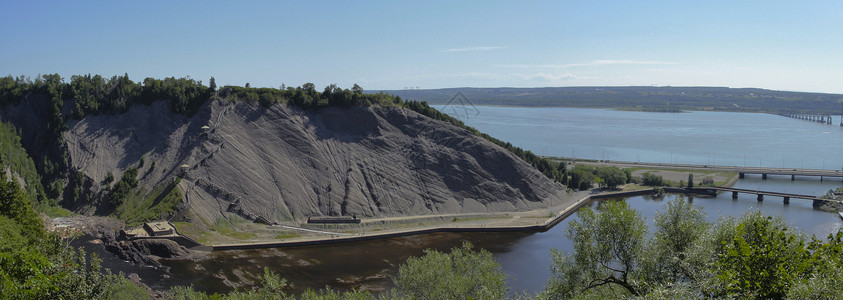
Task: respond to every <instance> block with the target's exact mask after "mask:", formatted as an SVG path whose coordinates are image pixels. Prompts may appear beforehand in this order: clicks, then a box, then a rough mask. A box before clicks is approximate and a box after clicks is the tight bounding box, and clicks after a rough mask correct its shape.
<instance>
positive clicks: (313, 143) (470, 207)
mask: <svg viewBox="0 0 843 300" xmlns="http://www.w3.org/2000/svg"><path fill="white" fill-rule="evenodd" d="M68 126H69V129H68V130H67V131H66V132H65V135H64V140H65V146H66V148H67V150H68V153H69V164H70V165H71V167H72V168H74V169H77V170H79V171H81V172H82V173H84V174H85V176H87V177H90V178H91V179H92V182H93V183H94V184H93V186H92V187H91V190H92V191H94V192H96V191H97V190H98V189H101V188H102V187H101V186H100V183H101V182H102V181H103V179H104V178H106V176H107V174H108V173H109V172H112V173H113V174H114V176H115V177H117V178H120V174H121V173H122V172H123V171H124V170H126V169H127V168H128V167H132V166H137V165H138V164H139V162H140V160H141V159H142V158H143V159H144V161H145V163H144V164H143V166H142V167H141V168H140V169H139V172H138V174H139V175H138V179H139V182H140V185H141V186H147V187H151V186H155V185H157V184H161V183H162V182H167V181H168V180H172V178H173V177H175V176H179V177H182V178H183V179H182V180H181V183H180V184H179V189H180V190H181V191H182V194H183V195H184V198H185V199H184V205H183V209H184V210H185V211H184V215H185V216H188V218H190V219H194V220H195V219H197V218H201V220H203V221H204V222H207V223H213V222H214V221H215V220H216V219H217V218H220V217H230V216H231V215H239V216H241V217H244V218H247V219H250V220H252V221H259V222H270V223H272V222H283V221H291V220H297V221H301V220H304V219H306V218H307V217H308V216H317V215H357V216H361V217H389V216H405V215H431V214H445V213H462V212H472V213H474V212H500V211H519V210H529V209H535V208H541V207H547V203H548V201H553V202H555V203H558V202H559V201H561V199H563V198H566V197H567V194H566V193H565V191H564V187H563V186H561V185H560V184H558V183H555V182H553V181H552V180H550V179H548V178H546V177H545V176H543V175H542V174H541V173H539V172H538V171H537V170H535V169H534V168H532V167H531V166H530V165H529V164H527V163H525V162H524V161H522V160H520V159H518V158H517V157H516V156H514V155H513V154H511V153H510V152H508V151H507V150H505V149H503V148H500V147H498V146H496V145H494V144H493V143H491V142H489V141H487V140H485V139H483V138H481V137H478V136H476V135H474V134H472V133H471V132H469V131H467V130H465V129H462V128H458V127H456V126H453V125H451V124H448V123H445V122H441V121H437V120H434V119H431V118H428V117H425V116H423V115H420V114H418V113H415V112H413V111H411V110H407V109H402V108H396V107H381V106H371V107H360V106H355V107H348V108H342V107H329V108H323V109H320V110H318V111H304V110H301V109H299V108H298V107H294V106H289V105H283V104H279V105H273V106H271V107H269V108H266V107H262V106H259V105H255V104H248V103H231V102H228V101H224V100H215V101H208V102H207V103H206V104H205V105H204V106H203V107H201V108H200V110H199V111H198V112H197V113H196V114H194V115H193V116H192V117H190V118H188V117H186V116H184V115H178V114H173V113H171V112H170V110H169V108H168V107H167V105H166V103H165V102H164V101H157V102H153V103H152V104H151V105H148V106H145V105H135V106H132V107H131V108H130V109H129V110H128V112H126V113H124V114H117V115H109V114H103V115H96V116H88V117H86V118H84V119H82V120H78V121H70V122H69V123H68ZM80 210H84V209H83V208H80Z"/></svg>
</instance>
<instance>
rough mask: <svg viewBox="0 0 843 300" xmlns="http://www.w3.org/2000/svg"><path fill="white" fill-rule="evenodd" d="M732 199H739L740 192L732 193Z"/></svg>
mask: <svg viewBox="0 0 843 300" xmlns="http://www.w3.org/2000/svg"><path fill="white" fill-rule="evenodd" d="M732 199H738V192H736V191H732Z"/></svg>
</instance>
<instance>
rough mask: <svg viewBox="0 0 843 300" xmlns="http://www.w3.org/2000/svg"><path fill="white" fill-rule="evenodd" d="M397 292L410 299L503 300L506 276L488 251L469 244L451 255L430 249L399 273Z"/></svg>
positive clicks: (412, 259) (407, 263)
mask: <svg viewBox="0 0 843 300" xmlns="http://www.w3.org/2000/svg"><path fill="white" fill-rule="evenodd" d="M393 281H394V282H395V292H396V293H397V294H398V295H399V296H402V297H407V298H410V299H443V300H444V299H502V298H503V297H504V296H506V291H507V288H506V286H505V285H504V284H505V281H506V275H505V274H503V272H501V269H500V265H498V264H497V263H495V260H494V258H492V254H491V253H489V252H488V251H486V250H480V251H479V252H475V251H472V250H471V245H470V244H468V243H465V244H463V245H462V247H459V248H454V249H452V250H451V253H442V252H439V251H435V250H426V251H425V255H424V256H422V257H411V258H410V259H408V260H407V262H406V263H405V264H404V265H402V266H401V267H400V268H399V270H398V276H397V277H395V279H394V280H393Z"/></svg>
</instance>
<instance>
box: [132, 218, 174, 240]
mask: <svg viewBox="0 0 843 300" xmlns="http://www.w3.org/2000/svg"><path fill="white" fill-rule="evenodd" d="M176 235H178V234H177V233H176V230H175V228H174V227H173V225H172V224H170V222H167V221H158V222H145V223H143V226H140V227H134V228H128V229H121V230H120V232H119V236H120V237H121V238H123V239H129V240H131V239H135V238H143V237H162V236H176Z"/></svg>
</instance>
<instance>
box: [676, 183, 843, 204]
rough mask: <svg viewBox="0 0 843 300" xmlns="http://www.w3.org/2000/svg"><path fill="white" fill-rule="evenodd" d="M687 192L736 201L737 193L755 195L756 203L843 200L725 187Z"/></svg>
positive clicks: (695, 188) (696, 188) (696, 189)
mask: <svg viewBox="0 0 843 300" xmlns="http://www.w3.org/2000/svg"><path fill="white" fill-rule="evenodd" d="M688 190H689V192H692V193H697V194H706V195H717V193H719V192H732V199H737V198H738V194H739V193H744V194H753V195H757V199H758V201H764V196H772V197H782V199H783V201H784V203H790V198H793V199H804V200H813V201H815V202H814V203H816V201H831V202H838V203H841V202H843V200H835V199H823V198H820V197H817V196H814V195H802V194H793V193H782V192H771V191H759V190H749V189H739V188H733V187H725V186H711V187H694V188H690V189H688Z"/></svg>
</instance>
